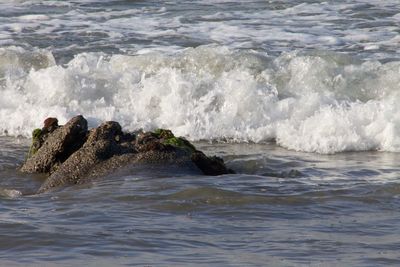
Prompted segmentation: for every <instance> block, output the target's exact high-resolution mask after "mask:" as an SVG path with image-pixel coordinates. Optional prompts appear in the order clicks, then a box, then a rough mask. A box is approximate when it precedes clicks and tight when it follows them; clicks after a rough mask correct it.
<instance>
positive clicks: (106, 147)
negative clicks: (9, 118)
mask: <svg viewBox="0 0 400 267" xmlns="http://www.w3.org/2000/svg"><path fill="white" fill-rule="evenodd" d="M143 163H146V164H147V163H148V164H152V163H157V164H160V163H161V164H164V165H172V164H174V165H177V166H179V165H180V164H185V166H188V165H189V166H192V168H195V169H197V170H200V171H201V172H202V173H204V174H206V175H221V174H226V173H232V171H231V170H229V169H228V168H227V167H226V166H225V164H224V162H223V160H222V159H220V158H218V157H207V156H206V155H205V154H204V153H203V152H201V151H199V150H197V149H196V148H195V147H194V146H193V144H191V143H190V142H189V141H187V140H186V139H184V138H182V137H176V136H174V134H173V133H172V132H171V131H169V130H164V129H158V130H156V131H154V132H136V133H125V132H123V131H122V129H121V126H120V125H119V124H118V123H117V122H113V121H109V122H105V123H103V124H101V125H100V126H99V127H97V128H94V129H91V130H88V127H87V121H86V120H85V118H83V117H82V116H77V117H74V118H72V119H71V120H70V121H69V122H68V123H67V124H65V125H64V126H58V121H57V119H55V118H48V119H46V120H45V123H44V127H43V128H42V129H36V130H34V131H33V133H32V146H31V149H30V152H29V155H28V159H27V161H26V162H25V164H24V165H23V166H22V167H21V171H22V172H29V173H46V174H48V175H49V177H48V178H47V179H46V181H45V182H44V183H43V184H42V186H41V187H40V189H39V190H38V193H43V192H46V191H48V190H50V189H52V188H57V187H61V186H65V185H72V184H80V183H85V182H87V181H90V180H92V179H93V178H96V177H100V176H105V175H107V174H109V173H111V172H113V171H115V170H117V169H119V168H121V167H124V166H128V165H131V164H143Z"/></svg>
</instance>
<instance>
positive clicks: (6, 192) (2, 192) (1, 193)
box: [0, 188, 22, 198]
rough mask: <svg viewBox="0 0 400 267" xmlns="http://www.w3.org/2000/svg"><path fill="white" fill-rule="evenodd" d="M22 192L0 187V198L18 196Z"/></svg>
mask: <svg viewBox="0 0 400 267" xmlns="http://www.w3.org/2000/svg"><path fill="white" fill-rule="evenodd" d="M20 196H22V193H21V192H20V191H18V190H15V189H5V188H0V197H2V198H18V197H20Z"/></svg>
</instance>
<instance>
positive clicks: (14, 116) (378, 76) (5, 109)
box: [0, 46, 400, 153]
mask: <svg viewBox="0 0 400 267" xmlns="http://www.w3.org/2000/svg"><path fill="white" fill-rule="evenodd" d="M2 51H3V54H7V53H8V54H11V55H12V57H11V56H9V57H8V59H7V60H3V61H1V62H0V75H2V76H0V77H1V79H2V80H1V83H0V86H1V87H0V91H1V98H0V133H2V134H4V133H7V134H9V135H24V136H30V133H31V131H32V129H34V128H37V127H40V126H41V124H42V121H43V119H44V118H46V117H49V116H55V117H58V118H59V121H60V122H61V123H65V122H66V121H67V120H68V119H69V118H70V117H72V116H75V115H77V114H83V115H84V116H85V117H87V118H88V120H89V124H90V125H91V126H95V125H97V124H98V123H100V122H101V121H104V120H116V121H119V122H120V123H121V124H122V126H123V127H124V128H125V129H126V130H135V129H139V128H143V129H145V130H150V129H154V128H156V127H163V128H170V129H172V130H173V131H174V132H175V133H176V134H177V135H182V136H186V137H188V138H189V139H191V140H199V139H207V140H211V139H217V140H228V141H236V142H263V141H268V140H276V141H277V143H278V144H280V145H281V146H283V147H286V148H289V149H294V150H299V151H309V152H318V153H335V152H339V151H349V150H356V151H357V150H384V151H400V138H399V136H400V119H399V118H400V116H399V115H400V114H399V113H400V107H399V105H398V104H397V102H398V101H397V100H398V99H399V92H398V89H399V84H400V75H399V74H400V63H399V62H391V63H386V64H382V63H379V62H377V61H367V62H359V61H357V60H353V59H351V58H349V57H347V56H344V55H340V54H332V53H323V52H318V53H317V52H314V53H311V54H307V55H305V54H300V53H298V52H292V53H283V54H282V55H281V56H279V57H277V58H269V57H267V56H266V55H263V54H259V53H256V52H238V51H236V50H232V49H228V48H225V47H217V46H203V47H198V48H195V49H187V50H184V51H182V52H180V53H176V54H173V55H167V54H165V53H163V54H160V53H150V54H144V55H137V56H126V55H113V56H109V55H105V54H102V53H82V54H78V55H76V56H75V58H74V59H73V60H72V61H70V62H69V63H68V64H67V65H65V66H60V65H56V64H54V59H53V58H52V56H51V53H49V52H48V51H43V50H38V51H34V52H28V51H25V50H23V49H21V48H3V50H2ZM0 58H2V57H0ZM37 59H40V60H38V62H40V64H39V63H37V62H36V61H35V60H37ZM25 61H28V62H30V64H23V63H21V62H25ZM43 62H45V63H43Z"/></svg>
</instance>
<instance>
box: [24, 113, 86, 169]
mask: <svg viewBox="0 0 400 267" xmlns="http://www.w3.org/2000/svg"><path fill="white" fill-rule="evenodd" d="M35 133H37V134H38V133H39V131H37V130H35V131H34V134H35ZM86 133H87V121H86V119H85V118H83V117H82V116H77V117H74V118H72V119H71V120H70V121H69V122H68V123H67V124H66V125H64V126H63V127H59V128H57V129H55V130H54V131H53V132H47V133H46V134H43V131H41V133H40V135H39V137H38V138H39V141H38V140H33V142H39V145H40V146H39V148H37V152H36V153H33V154H32V155H31V156H30V157H29V158H28V159H27V161H26V162H25V164H24V165H23V166H22V168H21V171H23V172H37V173H51V172H52V171H53V169H54V168H55V167H56V166H58V165H59V164H61V163H63V162H64V161H65V160H66V159H67V158H68V157H69V156H70V155H71V154H72V153H73V152H75V151H76V150H78V149H79V148H80V147H81V146H82V145H83V143H84V142H85V141H86ZM32 145H34V143H33V144H32ZM35 146H38V145H37V144H35Z"/></svg>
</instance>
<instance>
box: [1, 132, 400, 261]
mask: <svg viewBox="0 0 400 267" xmlns="http://www.w3.org/2000/svg"><path fill="white" fill-rule="evenodd" d="M26 143H27V142H26V140H17V139H13V138H11V139H10V138H7V139H4V138H3V139H1V148H2V149H1V151H2V154H1V159H2V161H1V162H2V163H1V165H0V166H2V168H1V171H0V181H1V184H0V186H1V188H2V190H3V191H2V192H1V198H0V201H1V209H2V213H1V219H0V224H1V227H0V229H1V230H0V246H1V251H2V252H1V262H4V263H7V264H11V263H12V265H16V266H23V265H24V264H28V263H29V264H30V265H31V264H36V265H37V266H42V264H44V265H46V266H74V265H75V266H76V265H77V264H83V263H84V264H88V265H89V266H109V265H110V264H111V265H113V266H123V265H137V266H158V265H164V266H170V265H176V266H210V265H211V266H265V265H268V266H269V265H272V266H310V265H311V266H321V265H323V266H338V265H339V266H388V265H397V264H399V263H400V261H399V257H398V255H399V254H398V246H399V241H398V236H399V234H400V233H399V230H398V227H397V225H398V223H397V222H398V220H399V214H398V212H397V211H398V206H399V204H400V199H399V196H400V184H399V183H398V177H399V174H398V173H399V172H400V168H399V166H398V160H399V157H400V156H399V154H397V153H383V152H362V153H360V152H357V153H340V154H336V155H326V156H322V155H315V154H309V153H301V152H292V151H287V150H285V149H282V148H280V147H277V146H276V145H274V144H265V145H256V144H209V143H197V144H196V145H197V146H198V147H199V148H201V149H203V150H205V151H206V152H207V153H211V154H215V153H216V154H218V155H220V156H223V157H224V158H225V159H226V161H227V164H228V166H229V167H231V168H234V169H235V170H237V172H238V174H235V175H223V176H220V177H207V176H193V175H185V174H184V173H179V172H177V173H171V172H165V170H162V169H157V168H154V167H153V168H148V167H145V168H135V169H132V170H131V172H130V173H129V174H125V175H121V174H119V175H112V176H110V177H107V178H104V179H99V180H95V181H93V183H91V184H87V185H82V186H73V187H68V188H66V189H64V190H61V191H58V192H53V193H47V194H42V195H29V194H31V193H32V192H33V188H37V187H38V186H39V184H40V181H41V180H42V177H32V176H30V175H21V174H20V173H18V172H17V171H16V170H15V168H16V167H17V163H20V162H22V161H23V157H24V155H25V150H26V148H27V146H26ZM5 189H8V190H10V189H14V190H19V191H20V192H22V193H24V194H27V195H22V196H20V195H18V194H17V193H16V192H13V191H5ZM21 255H23V256H21Z"/></svg>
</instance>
